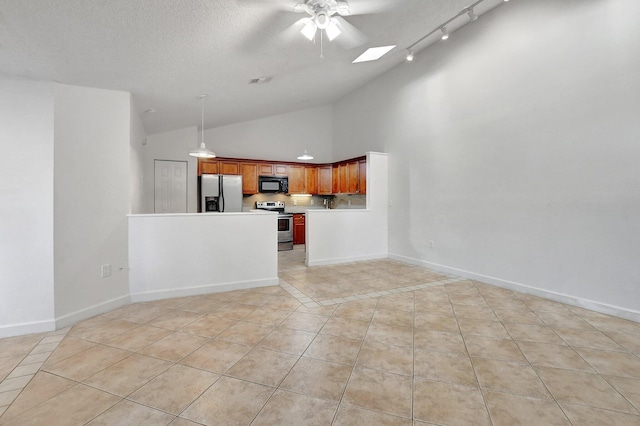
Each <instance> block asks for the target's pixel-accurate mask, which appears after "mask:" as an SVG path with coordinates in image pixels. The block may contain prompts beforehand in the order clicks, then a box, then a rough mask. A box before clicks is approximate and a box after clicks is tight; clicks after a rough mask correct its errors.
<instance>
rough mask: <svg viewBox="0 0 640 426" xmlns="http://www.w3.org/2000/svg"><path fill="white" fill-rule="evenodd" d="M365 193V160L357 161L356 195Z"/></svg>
mask: <svg viewBox="0 0 640 426" xmlns="http://www.w3.org/2000/svg"><path fill="white" fill-rule="evenodd" d="M366 193H367V160H360V161H358V194H366Z"/></svg>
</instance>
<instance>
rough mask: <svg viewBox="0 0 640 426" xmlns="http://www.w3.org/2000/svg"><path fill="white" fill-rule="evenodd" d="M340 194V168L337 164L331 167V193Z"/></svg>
mask: <svg viewBox="0 0 640 426" xmlns="http://www.w3.org/2000/svg"><path fill="white" fill-rule="evenodd" d="M338 192H340V168H339V167H338V165H337V164H334V165H333V166H332V167H331V193H332V194H337V193H338Z"/></svg>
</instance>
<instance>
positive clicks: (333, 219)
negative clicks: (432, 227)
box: [128, 152, 388, 302]
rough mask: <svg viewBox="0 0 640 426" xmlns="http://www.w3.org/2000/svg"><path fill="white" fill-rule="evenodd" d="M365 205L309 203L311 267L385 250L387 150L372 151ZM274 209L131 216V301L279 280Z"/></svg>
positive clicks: (376, 255)
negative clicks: (318, 206)
mask: <svg viewBox="0 0 640 426" xmlns="http://www.w3.org/2000/svg"><path fill="white" fill-rule="evenodd" d="M366 159H367V160H366V165H367V167H366V175H367V179H368V189H367V193H366V209H335V210H334V209H307V210H306V227H305V233H306V245H307V250H306V263H307V265H309V266H317V265H326V264H335V263H345V262H353V261H359V260H369V259H379V258H386V257H387V205H388V196H387V154H381V153H373V152H370V153H367V157H366ZM277 217H278V216H277V214H276V213H271V212H261V211H253V212H234V213H184V214H140V215H130V216H129V218H128V220H129V268H130V271H129V286H130V294H131V300H132V301H133V302H140V301H148V300H157V299H164V298H168V297H179V296H188V295H196V294H204V293H211V292H219V291H229V290H236V289H244V288H252V287H261V286H270V285H277V284H278V283H279V279H278V252H277V226H276V221H277Z"/></svg>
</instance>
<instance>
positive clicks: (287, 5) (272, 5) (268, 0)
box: [236, 0, 305, 12]
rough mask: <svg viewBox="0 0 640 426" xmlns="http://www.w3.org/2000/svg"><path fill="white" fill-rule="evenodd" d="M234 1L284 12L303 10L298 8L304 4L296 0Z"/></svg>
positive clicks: (248, 5) (245, 5) (242, 4)
mask: <svg viewBox="0 0 640 426" xmlns="http://www.w3.org/2000/svg"><path fill="white" fill-rule="evenodd" d="M236 3H237V4H238V6H244V7H261V8H265V9H271V10H279V11H285V12H304V11H305V10H304V8H303V9H302V10H298V9H299V8H300V7H304V6H305V5H304V3H303V2H302V1H296V0H236ZM300 4H302V6H300Z"/></svg>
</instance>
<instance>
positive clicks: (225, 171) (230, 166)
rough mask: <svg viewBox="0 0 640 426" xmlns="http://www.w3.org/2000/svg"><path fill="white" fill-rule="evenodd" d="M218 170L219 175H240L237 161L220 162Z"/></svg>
mask: <svg viewBox="0 0 640 426" xmlns="http://www.w3.org/2000/svg"><path fill="white" fill-rule="evenodd" d="M218 170H220V172H219V173H220V174H221V175H239V174H240V164H239V163H238V162H237V161H227V160H220V167H219V168H218Z"/></svg>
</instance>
